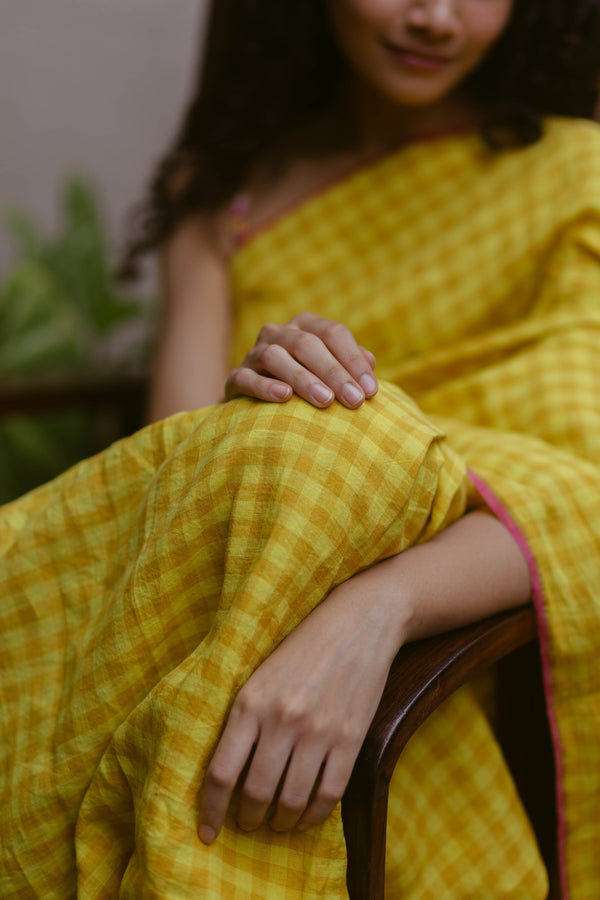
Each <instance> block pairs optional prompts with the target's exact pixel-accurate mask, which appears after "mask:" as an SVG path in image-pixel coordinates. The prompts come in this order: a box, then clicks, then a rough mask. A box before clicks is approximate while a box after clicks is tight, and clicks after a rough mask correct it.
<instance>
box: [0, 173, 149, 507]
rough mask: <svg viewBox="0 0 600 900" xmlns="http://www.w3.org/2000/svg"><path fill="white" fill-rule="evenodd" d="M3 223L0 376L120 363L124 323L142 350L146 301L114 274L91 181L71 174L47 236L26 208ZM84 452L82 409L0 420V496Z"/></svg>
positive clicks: (138, 353) (86, 420)
mask: <svg viewBox="0 0 600 900" xmlns="http://www.w3.org/2000/svg"><path fill="white" fill-rule="evenodd" d="M7 229H8V232H9V234H10V236H11V237H12V239H13V241H14V243H15V245H16V248H17V253H18V259H17V262H16V263H15V264H14V266H13V267H12V269H11V270H10V271H9V272H8V274H7V275H6V277H5V278H4V279H3V281H2V283H1V284H0V377H2V378H3V379H4V380H6V379H10V378H14V377H19V378H22V377H28V376H33V375H36V376H38V377H39V376H40V375H41V374H42V373H43V374H44V376H45V375H46V374H50V373H52V374H58V373H61V374H62V373H67V372H81V371H82V370H89V369H93V368H96V369H97V368H100V367H102V368H106V366H107V365H108V364H110V365H111V366H112V367H113V368H114V367H119V366H122V365H123V363H124V360H122V359H119V358H118V357H117V359H115V358H114V351H113V350H112V348H113V347H114V341H115V338H116V337H117V335H118V333H119V332H120V331H121V330H122V329H123V327H124V326H125V325H127V326H131V325H132V324H136V325H137V326H138V329H139V330H140V331H141V333H142V335H141V337H140V338H139V339H138V340H137V344H135V345H134V346H133V347H132V346H131V342H129V346H128V351H127V352H128V358H127V364H130V363H131V356H132V355H133V356H134V357H135V359H136V361H137V362H140V361H141V360H142V359H143V358H144V355H145V354H147V343H148V341H147V337H146V335H147V333H148V327H147V323H148V321H149V318H150V316H151V315H152V312H153V310H152V307H151V305H150V304H148V303H147V302H144V303H141V302H140V301H134V300H132V299H131V298H129V297H126V296H125V295H124V294H123V292H122V291H121V289H120V286H119V285H118V283H117V282H116V280H115V278H114V276H113V274H112V271H111V264H110V258H109V255H110V254H109V245H108V240H107V237H106V233H105V228H104V225H103V221H102V216H101V213H100V210H99V203H98V200H97V197H96V194H95V191H94V189H93V188H92V186H91V185H90V184H89V182H87V181H86V180H84V179H82V178H80V177H70V178H69V179H68V180H67V181H66V183H65V188H64V191H63V195H62V223H61V228H60V231H59V233H58V234H57V235H56V236H53V237H48V236H46V235H45V234H44V233H43V231H42V230H41V229H40V228H39V226H38V225H37V224H36V223H35V222H33V221H32V220H31V219H30V218H29V217H27V216H25V215H23V214H21V213H18V214H17V213H12V214H10V215H9V216H8V219H7ZM89 452H90V417H89V416H88V415H87V414H86V413H85V411H81V412H77V413H69V414H64V413H63V414H54V415H51V416H49V415H44V416H37V417H30V416H28V417H23V416H14V417H11V418H10V419H5V420H3V421H1V422H0V502H5V501H6V500H8V499H11V498H12V497H14V496H17V495H18V494H20V493H22V492H23V491H24V490H28V489H29V488H30V487H32V486H34V485H35V484H37V483H39V482H40V481H42V480H47V479H48V478H50V477H52V476H53V475H55V474H57V473H58V472H59V471H61V470H62V469H64V468H66V467H67V466H68V465H70V464H71V463H72V462H74V461H75V460H77V459H79V458H81V457H82V456H85V455H86V454H87V453H89Z"/></svg>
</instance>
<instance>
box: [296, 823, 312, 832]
mask: <svg viewBox="0 0 600 900" xmlns="http://www.w3.org/2000/svg"><path fill="white" fill-rule="evenodd" d="M296 828H297V829H298V831H308V829H309V828H310V825H307V824H306V822H301V823H300V824H299V825H296Z"/></svg>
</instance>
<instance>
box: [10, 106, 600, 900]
mask: <svg viewBox="0 0 600 900" xmlns="http://www.w3.org/2000/svg"><path fill="white" fill-rule="evenodd" d="M232 278H233V287H234V299H235V321H236V333H235V340H234V347H233V359H234V362H237V361H239V358H240V356H242V355H243V352H244V351H245V349H246V347H247V346H249V345H251V344H252V343H253V342H254V338H255V334H256V331H257V328H258V327H259V325H260V324H262V323H264V322H266V321H285V320H287V319H289V318H290V317H291V316H292V315H294V314H295V313H296V312H299V311H301V310H312V311H315V312H318V313H319V314H321V315H324V316H327V317H330V318H333V319H337V320H340V321H343V322H344V323H345V324H346V325H348V326H349V327H350V329H351V330H352V331H353V332H354V334H355V336H356V337H357V339H358V340H359V342H360V343H362V344H364V345H365V346H367V347H368V348H369V349H371V350H372V351H373V352H374V353H375V354H376V356H377V359H378V368H377V373H378V376H379V377H380V378H383V379H385V380H386V382H389V383H384V384H383V385H382V388H381V390H380V393H379V395H378V396H377V398H375V399H374V400H373V401H370V402H369V403H367V404H365V406H364V407H363V408H362V409H361V410H359V411H352V412H351V411H347V410H344V409H342V408H341V407H339V406H338V405H335V406H334V407H332V408H330V409H329V410H327V411H316V410H313V409H311V408H310V407H309V406H308V404H305V403H303V402H302V401H297V400H292V401H290V403H288V404H285V405H284V406H283V407H278V406H273V405H269V404H261V403H255V402H253V401H249V400H240V401H235V402H233V403H229V404H226V405H224V406H219V407H211V408H209V409H206V410H200V411H198V412H196V413H189V414H182V415H179V416H176V417H173V418H172V419H169V420H167V421H166V422H165V423H159V424H157V425H155V426H152V427H150V428H148V429H145V430H144V431H142V432H140V433H139V434H137V435H135V436H134V437H133V438H130V439H128V440H126V441H123V442H120V443H119V444H116V445H115V446H114V447H112V448H111V449H110V450H108V451H107V452H105V453H104V454H101V455H100V456H99V457H96V458H94V459H92V460H89V461H87V462H85V463H82V464H80V465H79V466H77V467H75V469H73V470H71V471H70V472H68V473H66V474H65V475H63V476H61V477H60V478H59V479H57V480H56V481H55V482H52V483H51V484H49V485H47V486H45V487H43V488H41V489H39V490H37V491H35V492H33V493H31V494H29V495H27V496H26V497H25V498H23V499H21V500H20V501H17V502H15V503H13V504H11V505H9V506H7V507H4V508H3V509H2V510H1V511H0V552H1V553H2V562H1V563H0V591H1V596H2V607H1V616H2V633H1V637H0V641H1V644H0V697H1V699H2V705H3V716H2V722H1V726H0V727H1V729H2V731H1V736H2V762H1V768H0V772H1V790H2V794H1V796H2V808H3V811H4V812H3V816H2V821H1V824H0V834H1V837H2V848H3V849H2V857H1V863H0V894H1V895H2V896H11V897H71V896H75V895H77V896H81V897H89V898H92V897H93V898H105V897H106V898H109V897H116V896H122V897H136V898H139V897H153V898H159V897H160V898H179V897H190V896H202V897H206V898H210V900H216V898H218V897H219V898H220V897H227V898H233V900H257V898H279V897H281V898H300V897H303V898H315V900H316V898H317V897H330V898H337V897H343V896H345V856H344V844H343V834H342V831H341V823H340V818H339V811H338V812H337V813H336V814H334V815H333V816H332V817H330V819H329V820H328V821H327V822H326V823H324V825H323V826H322V827H320V828H318V829H313V830H311V831H310V832H308V833H306V834H297V833H292V834H286V835H280V834H277V835H276V834H273V833H271V832H270V830H269V829H268V828H267V827H265V828H262V829H260V830H259V831H258V832H256V833H253V834H252V835H247V834H243V833H241V832H240V831H239V830H238V829H236V827H235V824H234V822H233V819H231V818H230V819H229V820H228V822H227V824H226V827H225V829H224V830H223V832H222V834H221V836H220V837H219V839H218V840H217V842H216V843H215V844H213V845H212V846H211V847H210V848H207V847H205V846H204V845H202V844H201V843H200V842H199V841H198V838H197V836H196V815H195V810H196V807H197V794H198V791H199V789H200V787H201V783H202V777H203V772H204V771H205V768H206V765H207V762H208V760H209V759H210V755H211V752H212V750H213V749H214V746H215V744H216V741H217V739H218V735H219V731H220V728H221V726H222V723H223V719H224V717H225V716H226V713H227V709H228V708H229V705H230V703H231V700H232V697H233V696H234V695H235V692H236V691H237V690H238V689H239V687H240V686H241V684H243V682H244V681H245V679H246V678H247V677H248V675H249V674H250V673H251V672H252V671H253V669H254V668H256V666H257V665H258V664H259V663H260V662H261V660H262V659H264V658H265V657H266V656H267V655H268V653H269V652H270V651H271V650H272V649H273V647H274V646H276V645H277V643H279V641H281V640H282V638H283V637H284V636H285V634H286V633H288V632H289V631H290V630H291V628H293V627H294V625H295V624H296V623H297V622H298V621H299V620H300V619H301V618H302V617H304V616H306V615H307V614H308V613H309V612H310V610H311V609H312V608H313V607H314V606H315V605H316V604H318V603H319V601H320V600H321V599H322V597H323V596H325V594H326V593H327V592H328V591H329V590H330V589H331V588H332V587H333V586H334V585H335V584H338V583H339V582H341V581H343V580H344V579H346V578H348V577H350V576H351V575H352V574H353V573H354V572H356V571H358V570H360V569H362V568H364V567H365V566H368V565H371V564H372V563H373V562H375V561H377V560H379V559H383V558H384V557H385V556H389V555H390V554H392V553H397V552H400V551H401V550H402V549H403V548H405V547H407V546H410V545H411V544H413V543H415V542H416V541H423V540H427V539H428V538H429V537H431V536H432V535H433V534H435V533H436V532H437V531H439V530H440V529H441V528H443V527H444V526H445V525H446V524H448V523H450V522H451V521H453V520H454V519H455V518H456V517H457V516H459V515H460V514H461V513H462V512H463V511H464V510H465V509H466V508H468V506H470V505H475V504H477V503H481V496H482V495H483V497H484V499H485V500H486V501H487V503H488V504H489V505H490V506H491V507H492V509H493V510H494V511H495V512H496V514H497V515H498V516H499V517H501V518H502V519H503V521H505V522H506V524H507V525H508V526H509V527H510V528H511V529H512V530H513V533H514V534H515V536H516V537H517V539H518V540H519V541H520V542H521V546H522V547H523V550H524V552H525V553H526V555H527V557H528V560H529V563H530V567H531V571H532V578H533V583H534V600H535V603H536V608H537V611H538V619H539V624H540V633H541V637H542V645H543V649H544V665H545V680H546V687H547V696H548V703H549V709H550V713H551V721H552V726H553V733H554V743H555V751H556V758H557V788H558V797H559V804H560V816H559V818H560V843H561V863H562V879H563V894H564V897H570V898H572V900H586V898H592V897H593V898H595V897H597V896H598V893H599V891H600V864H599V862H598V859H597V854H596V852H595V850H596V847H597V846H598V841H599V840H600V834H599V832H600V824H599V823H600V810H599V808H598V807H599V805H600V799H599V798H600V791H599V788H600V784H599V781H600V751H599V750H598V746H600V744H599V736H600V709H599V704H600V701H599V700H598V697H599V685H598V681H599V680H600V675H598V673H597V668H595V667H594V663H595V659H596V655H597V653H598V650H599V649H600V648H599V644H600V625H599V622H600V615H599V614H600V597H599V593H598V592H599V590H600V588H599V587H598V585H600V577H599V575H600V571H599V570H600V472H599V470H598V450H599V444H600V394H599V391H598V384H599V383H600V382H599V376H600V352H599V350H600V346H599V345H600V340H599V329H600V132H599V131H598V129H597V128H596V127H595V126H593V125H591V124H589V123H583V122H581V123H580V122H565V121H558V120H557V121H552V122H550V123H548V128H547V134H546V137H545V138H544V140H543V141H541V142H540V143H539V144H538V145H536V146H534V147H531V148H528V149H525V150H520V151H514V152H503V153H501V154H499V155H497V156H492V155H490V154H489V153H488V152H487V151H486V150H485V149H484V147H483V145H482V143H481V141H480V140H479V138H478V137H477V136H476V135H467V136H464V135H463V136H458V137H449V138H443V139H439V140H437V141H435V142H432V143H428V144H420V145H413V146H409V147H405V148H403V149H402V150H400V151H398V152H397V153H395V154H394V155H393V156H390V157H388V158H386V159H384V160H380V161H378V162H376V163H374V164H372V165H371V166H369V167H368V168H366V169H364V170H362V171H360V172H357V173H355V174H354V175H352V176H350V177H349V178H348V179H346V180H345V181H344V182H341V183H338V184H336V185H334V186H332V187H330V188H329V189H328V190H327V191H325V192H324V193H322V194H320V195H318V196H314V197H312V198H310V199H309V200H307V201H305V202H304V203H303V204H301V205H300V206H299V207H297V208H296V209H294V210H291V211H290V212H289V213H288V214H287V215H286V216H285V217H283V218H282V219H281V220H279V221H277V222H276V223H274V224H272V225H271V226H270V227H269V228H268V229H266V230H264V231H262V232H261V233H259V234H256V235H254V236H253V237H252V239H251V240H250V241H249V242H247V243H246V245H245V246H244V247H243V248H241V249H240V250H239V251H238V252H237V254H236V256H235V258H234V261H233V269H232ZM407 395H408V396H407ZM409 396H410V397H411V398H412V400H411V399H409ZM413 400H416V402H417V404H418V405H415V403H413ZM444 434H445V435H447V437H446V438H444ZM467 467H469V469H470V471H471V476H470V478H468V477H467V474H466V472H467ZM474 485H475V486H476V488H477V490H475V489H474V487H473V486H474ZM389 831H390V837H389V841H388V844H389V854H388V870H389V874H388V885H387V894H388V896H389V897H390V898H396V897H397V898H409V900H426V898H431V900H433V898H439V897H444V898H451V900H466V898H481V897H489V898H500V897H507V898H508V897H515V896H522V897H528V898H538V897H539V898H542V897H543V896H544V894H545V876H544V873H543V871H542V869H541V866H540V863H539V859H538V856H537V852H536V848H535V845H534V843H533V841H532V837H531V834H530V831H529V828H528V824H527V822H526V820H525V818H524V815H523V813H522V811H521V808H520V804H519V802H518V799H517V797H516V796H515V792H514V789H513V787H512V784H511V782H510V778H509V776H508V774H507V772H506V770H505V767H504V764H503V761H502V759H501V756H500V754H499V751H498V749H497V747H496V745H495V742H494V740H493V737H492V735H491V732H490V729H489V727H488V725H487V722H486V720H485V718H484V716H483V715H482V714H481V712H480V711H479V708H478V706H477V703H476V701H475V699H474V697H473V695H472V694H471V692H470V691H469V690H465V691H462V692H459V693H458V694H457V695H455V697H453V698H451V699H450V701H448V703H447V704H445V705H444V706H443V707H442V708H441V709H440V710H439V711H438V713H437V714H436V715H435V716H433V717H432V718H431V720H430V721H429V722H428V723H426V725H425V726H424V727H423V728H422V729H421V730H420V731H419V733H418V734H417V735H416V737H415V738H414V740H413V741H412V742H411V744H410V745H409V747H408V748H407V750H406V752H405V754H404V755H403V759H402V760H401V763H400V765H399V766H398V771H397V773H396V775H395V777H394V783H393V788H392V800H391V805H390V823H389Z"/></svg>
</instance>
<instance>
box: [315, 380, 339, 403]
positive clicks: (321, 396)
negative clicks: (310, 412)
mask: <svg viewBox="0 0 600 900" xmlns="http://www.w3.org/2000/svg"><path fill="white" fill-rule="evenodd" d="M310 396H311V397H312V398H313V400H314V401H315V402H316V403H329V402H330V401H331V400H333V391H330V390H329V388H326V387H324V386H323V385H322V384H313V386H312V387H311V389H310Z"/></svg>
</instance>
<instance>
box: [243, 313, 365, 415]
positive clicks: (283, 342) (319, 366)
mask: <svg viewBox="0 0 600 900" xmlns="http://www.w3.org/2000/svg"><path fill="white" fill-rule="evenodd" d="M374 366H375V357H374V356H373V354H372V353H370V352H369V351H368V350H366V349H365V348H364V347H361V346H359V345H358V344H357V343H356V341H355V339H354V337H353V335H352V333H351V332H350V331H349V329H348V328H346V327H345V326H344V325H342V324H341V323H339V322H333V321H331V320H330V319H323V318H321V317H320V316H317V315H314V314H312V313H301V314H300V315H298V316H295V317H294V318H293V319H292V320H291V321H290V322H289V323H288V324H287V325H265V326H264V327H263V328H262V329H261V331H260V333H259V336H258V339H257V342H256V344H255V346H254V347H253V348H252V349H251V350H250V351H249V352H248V354H247V355H246V358H245V360H244V362H243V363H242V365H241V366H239V367H238V368H237V369H235V370H234V371H233V372H232V373H231V374H230V376H229V378H228V379H227V383H226V386H225V397H226V399H227V400H231V399H233V398H234V397H238V396H248V397H255V398H257V399H259V400H267V401H270V402H279V403H281V402H285V401H286V400H289V398H290V397H291V396H292V394H293V393H296V394H297V395H298V396H300V397H303V398H304V399H305V400H307V401H308V402H309V403H311V404H312V405H313V406H316V407H319V408H321V409H322V408H325V407H327V406H330V405H331V403H333V401H334V400H335V399H337V400H338V401H339V402H340V403H342V404H343V405H344V406H346V407H348V408H349V409H356V408H357V407H359V406H360V405H361V404H362V403H363V402H364V400H365V399H366V398H369V397H373V396H374V395H375V394H376V393H377V389H378V385H377V381H376V379H375V377H374V375H373V368H374Z"/></svg>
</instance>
